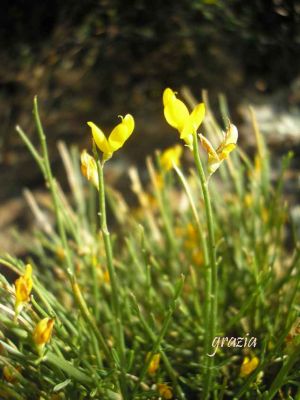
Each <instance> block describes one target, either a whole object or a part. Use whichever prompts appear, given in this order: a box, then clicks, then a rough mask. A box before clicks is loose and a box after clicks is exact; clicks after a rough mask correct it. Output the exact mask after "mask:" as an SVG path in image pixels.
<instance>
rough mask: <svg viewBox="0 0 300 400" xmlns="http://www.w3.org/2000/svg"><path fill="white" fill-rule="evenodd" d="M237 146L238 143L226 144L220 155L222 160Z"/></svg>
mask: <svg viewBox="0 0 300 400" xmlns="http://www.w3.org/2000/svg"><path fill="white" fill-rule="evenodd" d="M235 148H236V145H235V144H234V143H230V144H226V145H225V146H224V147H223V149H222V151H221V152H220V154H219V157H220V159H221V160H225V159H226V158H228V156H229V154H230V153H231V152H232V150H234V149H235Z"/></svg>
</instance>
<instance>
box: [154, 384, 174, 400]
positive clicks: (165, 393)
mask: <svg viewBox="0 0 300 400" xmlns="http://www.w3.org/2000/svg"><path fill="white" fill-rule="evenodd" d="M157 390H158V393H159V394H160V395H161V397H162V398H163V399H166V400H170V399H172V398H173V392H172V388H171V387H170V386H168V385H166V384H165V383H158V384H157Z"/></svg>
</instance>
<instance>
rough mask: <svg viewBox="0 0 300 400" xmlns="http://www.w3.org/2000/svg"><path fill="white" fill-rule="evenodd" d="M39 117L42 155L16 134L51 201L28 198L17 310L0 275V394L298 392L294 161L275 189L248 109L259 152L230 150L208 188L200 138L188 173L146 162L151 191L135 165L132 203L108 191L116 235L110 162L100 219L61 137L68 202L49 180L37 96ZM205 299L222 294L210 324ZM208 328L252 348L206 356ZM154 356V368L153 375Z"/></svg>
mask: <svg viewBox="0 0 300 400" xmlns="http://www.w3.org/2000/svg"><path fill="white" fill-rule="evenodd" d="M225 108H226V107H225V106H224V104H223V106H222V109H225ZM207 109H208V114H207V117H206V119H205V126H204V128H205V135H206V136H208V137H210V139H211V141H212V142H213V143H215V142H216V141H218V138H219V136H220V132H221V130H220V129H221V128H220V127H219V126H218V125H217V123H216V121H215V119H214V116H213V114H212V113H211V111H210V109H209V105H208V104H207ZM34 114H35V119H36V123H37V129H38V133H39V138H40V141H41V145H42V152H41V154H40V153H38V152H37V150H36V149H35V148H34V147H33V145H32V143H31V142H30V141H29V139H28V137H27V136H26V135H25V133H24V132H23V131H22V130H21V129H20V128H18V131H19V133H20V134H21V136H22V138H23V140H24V141H25V143H26V145H27V147H28V148H29V150H30V151H31V153H32V154H33V156H34V158H35V159H36V161H37V164H38V166H39V167H40V169H41V171H42V173H43V175H44V177H45V180H46V182H47V187H48V188H49V191H50V194H51V197H52V203H51V205H50V206H49V207H48V208H47V209H44V208H43V207H42V206H41V205H38V204H37V203H34V204H35V207H34V211H35V215H36V217H37V219H38V221H39V223H40V229H38V230H37V232H36V234H35V236H34V237H33V238H32V241H31V242H30V243H28V250H29V252H30V254H31V255H30V257H29V259H28V262H30V263H31V264H32V265H33V291H32V296H31V301H30V303H28V304H26V306H25V307H24V309H23V311H22V313H21V314H20V315H19V316H18V317H17V318H14V302H15V296H14V293H15V292H14V286H13V284H12V283H11V282H8V281H7V279H6V277H5V276H4V275H1V276H0V299H1V300H0V309H1V313H0V350H1V351H0V365H1V366H2V369H3V377H2V379H1V380H0V394H1V397H2V398H7V399H30V400H31V399H38V398H39V399H53V400H54V399H92V398H101V399H121V398H122V397H121V395H122V396H123V398H124V399H126V400H127V399H133V398H135V399H150V398H153V399H155V398H158V397H159V396H162V397H163V396H164V395H163V394H162V391H161V390H162V389H161V386H159V385H161V384H167V385H168V386H169V387H170V388H171V390H172V392H173V395H174V398H178V399H185V398H186V399H193V398H201V399H203V398H205V397H204V394H203V393H206V395H205V396H206V398H218V399H222V398H223V399H232V398H236V399H254V398H257V399H272V398H274V396H275V395H276V394H277V393H278V392H279V391H280V392H281V393H282V395H283V396H285V397H287V396H289V397H288V398H291V399H292V398H294V399H296V398H297V393H298V395H299V386H298V385H299V384H298V382H299V378H300V376H299V370H300V369H299V366H300V359H299V353H300V347H299V325H297V324H299V320H297V316H298V314H299V306H298V304H299V281H300V273H299V259H300V254H299V243H298V242H297V238H296V237H294V238H293V246H290V247H291V248H292V249H291V250H289V251H288V250H287V249H286V246H285V243H284V241H285V236H286V232H287V228H288V227H290V225H291V224H292V221H291V220H290V216H289V210H288V206H287V204H286V203H285V201H284V199H283V196H282V187H283V182H284V172H285V170H286V168H287V166H288V163H289V161H290V158H291V155H287V156H286V157H285V158H284V159H283V161H282V170H281V175H280V176H279V178H278V180H277V182H276V184H275V185H273V184H272V183H271V177H270V158H269V153H268V149H267V148H266V147H265V144H264V142H263V139H262V137H261V136H260V134H259V131H258V129H257V126H256V123H255V116H254V115H253V114H252V118H253V128H254V133H255V135H256V141H257V153H256V155H255V157H254V159H253V160H252V159H250V158H249V157H248V156H247V155H246V154H245V153H244V152H243V150H242V149H241V148H238V149H237V150H236V151H235V152H234V153H233V154H232V155H231V156H230V159H229V160H226V161H224V163H223V164H222V166H221V167H220V171H219V172H217V173H216V174H215V175H213V176H212V177H210V179H209V181H208V183H207V182H206V178H205V176H204V175H203V176H201V174H202V172H201V171H200V169H201V167H200V169H199V163H201V160H204V159H205V157H206V155H205V154H202V153H200V159H199V160H198V155H197V154H198V151H196V150H197V146H194V155H195V161H196V168H195V169H194V168H192V169H191V170H189V171H185V172H183V170H182V169H179V167H176V169H175V170H172V171H166V170H165V169H164V168H163V167H162V165H161V163H160V159H161V157H160V154H157V156H156V158H155V161H152V160H151V159H148V160H147V169H148V172H149V177H150V183H149V185H148V186H147V188H143V187H142V183H141V181H140V177H139V172H138V170H137V169H136V168H134V167H132V168H131V169H130V171H129V175H130V178H131V183H132V189H133V192H134V193H135V195H136V196H137V199H138V202H139V206H138V207H133V206H130V205H128V204H127V203H126V202H125V200H124V198H123V197H122V195H121V194H120V193H118V192H116V191H115V190H114V189H113V188H111V187H107V188H106V191H105V192H106V199H107V200H108V203H109V206H110V207H109V208H110V211H111V213H112V216H113V217H114V221H115V223H114V230H113V233H112V234H111V235H110V234H109V232H108V229H107V226H106V213H105V199H104V190H105V189H104V182H103V180H102V178H103V175H102V173H104V175H105V169H104V171H102V170H101V164H100V165H99V163H98V173H99V183H100V192H99V194H100V209H99V210H100V211H101V214H100V215H97V211H96V210H97V203H98V192H97V193H96V190H95V189H94V188H93V187H91V186H90V185H87V184H86V182H85V181H84V179H83V177H82V175H81V173H80V166H79V154H78V151H77V150H76V149H71V151H69V150H68V149H67V148H66V147H65V146H63V145H60V152H61V155H62V158H63V162H64V165H65V167H66V171H67V177H68V180H69V183H70V189H71V194H70V196H68V198H67V197H66V196H65V195H64V194H63V192H62V190H61V188H60V186H59V184H58V183H57V181H56V180H55V179H54V177H53V175H52V171H51V168H50V163H49V159H48V152H47V146H46V138H45V135H44V132H43V129H42V126H41V123H40V120H39V115H38V109H37V103H36V102H35V108H34ZM194 140H196V139H195V138H194ZM194 145H195V143H194ZM186 151H189V150H186ZM109 162H110V161H109ZM111 162H113V161H111ZM199 171H200V175H199ZM219 173H220V177H221V179H218V177H217V174H219ZM205 185H206V189H205V187H204V186H205ZM205 190H207V193H206V195H207V196H209V199H210V202H211V206H212V209H211V215H210V213H207V201H209V199H208V200H207V199H205V197H204V199H203V195H202V192H203V193H205ZM32 201H33V202H34V199H32ZM51 216H54V217H55V221H56V222H55V225H54V226H53V224H52V223H51ZM99 217H100V221H99V220H98V219H99ZM99 222H100V223H101V225H100V223H99ZM207 222H209V224H207ZM210 224H212V226H210ZM107 225H108V227H111V226H112V221H111V220H109V221H108V222H107ZM210 228H212V230H213V234H214V237H215V240H216V245H215V247H213V248H210V246H211V245H212V244H213V243H212V241H211V240H210V239H211V238H210V239H209V240H208V239H207V237H208V236H209V235H208V230H207V229H210ZM101 232H102V236H101V235H100V233H101ZM207 246H208V251H209V252H211V251H213V252H215V256H216V267H217V270H216V271H217V283H218V285H217V286H216V287H215V290H216V292H214V285H213V286H212V288H211V289H209V290H208V289H207V282H208V278H209V276H210V275H209V274H210V272H211V271H212V265H211V259H210V257H209V256H207V254H206V252H207ZM207 260H208V261H207ZM0 262H1V264H2V265H4V266H5V267H7V269H9V270H10V271H12V272H14V273H16V274H17V275H20V274H21V275H22V274H23V272H24V262H23V261H22V260H18V259H16V258H14V257H12V256H8V255H7V256H4V257H1V259H0ZM211 290H212V291H211ZM211 295H213V296H215V299H217V302H216V303H217V310H216V311H217V313H216V315H215V318H216V320H215V326H213V324H211V323H210V321H209V318H210V316H211V315H213V314H211V311H210V308H209V307H211V306H212V304H213V303H211V301H212V300H211ZM207 307H208V308H207ZM47 316H48V317H53V318H55V326H54V331H53V335H52V339H51V341H50V342H49V343H47V344H46V347H45V352H44V354H42V355H39V354H38V353H37V351H36V348H35V346H34V344H33V342H32V331H33V329H34V326H35V325H36V323H37V322H38V321H39V320H40V319H42V318H45V317H47ZM212 333H213V334H214V335H215V336H218V337H247V335H248V334H249V335H248V336H249V337H251V336H253V337H255V338H257V346H256V347H251V348H249V347H247V346H246V347H242V348H239V347H230V348H229V347H226V346H224V347H221V346H219V348H218V349H215V350H216V354H215V356H214V357H208V356H207V353H206V351H205V349H206V348H207V347H206V346H207V345H209V349H210V352H211V353H212V352H213V351H214V348H213V347H212V346H211V343H208V344H207V343H206V342H205V341H206V340H207V338H209V339H210V340H211V339H212V337H211V334H212ZM157 354H159V355H160V362H159V365H158V367H157V368H154V371H152V373H150V369H149V367H150V364H151V360H152V356H154V355H157ZM246 356H248V357H250V358H253V357H254V356H256V357H257V358H258V359H259V364H258V366H257V368H255V369H254V370H253V371H252V372H249V373H247V374H246V375H245V376H242V375H241V373H240V371H241V365H242V363H243V360H244V358H245V357H246ZM7 369H9V371H8V370H7ZM203 391H204V392H203ZM297 391H298V392H297ZM159 392H160V394H159ZM165 396H166V394H165ZM165 398H168V397H165Z"/></svg>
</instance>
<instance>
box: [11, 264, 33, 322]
mask: <svg viewBox="0 0 300 400" xmlns="http://www.w3.org/2000/svg"><path fill="white" fill-rule="evenodd" d="M32 285H33V283H32V267H31V265H30V264H27V265H26V268H25V273H24V275H22V276H20V277H19V278H18V279H17V280H16V281H15V294H16V301H15V313H16V315H18V314H19V313H20V312H21V310H22V307H23V306H24V304H25V303H28V302H29V300H30V293H31V290H32Z"/></svg>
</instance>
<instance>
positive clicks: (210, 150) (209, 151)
mask: <svg viewBox="0 0 300 400" xmlns="http://www.w3.org/2000/svg"><path fill="white" fill-rule="evenodd" d="M199 138H200V141H201V144H202V147H203V148H204V150H205V151H206V152H207V154H208V156H210V157H211V158H214V159H216V160H218V159H219V156H218V153H217V152H216V151H215V149H214V148H213V146H212V144H211V143H210V141H209V140H208V139H206V137H205V136H203V135H199Z"/></svg>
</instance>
